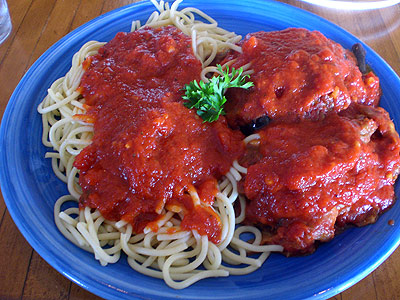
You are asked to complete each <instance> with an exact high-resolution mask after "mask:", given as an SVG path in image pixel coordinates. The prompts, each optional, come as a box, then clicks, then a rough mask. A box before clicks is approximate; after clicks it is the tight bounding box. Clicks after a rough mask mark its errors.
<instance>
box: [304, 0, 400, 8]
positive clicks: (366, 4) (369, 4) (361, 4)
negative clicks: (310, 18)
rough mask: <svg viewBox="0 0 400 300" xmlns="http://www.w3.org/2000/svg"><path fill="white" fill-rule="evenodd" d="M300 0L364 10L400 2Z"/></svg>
mask: <svg viewBox="0 0 400 300" xmlns="http://www.w3.org/2000/svg"><path fill="white" fill-rule="evenodd" d="M302 1H303V2H307V3H310V4H315V5H320V6H325V7H329V8H337V9H345V10H366V9H376V8H385V7H389V6H392V5H396V4H399V3H400V0H377V1H354V0H352V1H349V0H348V1H340V0H339V1H333V0H302Z"/></svg>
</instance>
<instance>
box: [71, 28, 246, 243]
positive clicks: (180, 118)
mask: <svg viewBox="0 0 400 300" xmlns="http://www.w3.org/2000/svg"><path fill="white" fill-rule="evenodd" d="M85 68H86V71H85V73H84V76H83V78H82V80H81V84H80V87H79V89H80V91H81V93H82V95H83V96H84V97H85V99H86V104H88V105H89V106H90V108H89V110H88V113H87V115H89V116H91V117H92V118H93V119H94V136H93V141H92V144H91V145H89V146H88V147H86V148H84V149H83V150H82V151H81V153H80V154H79V155H78V156H77V157H76V160H75V163H74V166H75V167H77V168H78V169H79V170H80V175H79V183H80V186H81V187H82V190H83V194H82V196H81V199H80V205H81V207H84V206H89V207H90V208H97V209H99V210H100V212H101V214H102V215H103V216H104V217H105V218H106V219H108V220H125V221H127V222H129V223H131V224H132V225H133V229H134V231H135V232H137V233H138V232H142V231H143V229H144V228H145V227H146V226H149V227H150V228H151V229H152V230H157V225H156V223H155V222H153V221H157V220H158V219H159V218H160V217H161V216H162V215H163V213H165V211H164V209H167V210H172V211H174V212H182V214H183V220H182V223H181V227H182V228H183V229H185V230H191V229H196V230H197V231H198V232H199V233H200V234H201V235H208V237H209V239H210V240H211V241H213V242H214V243H218V242H219V240H220V235H221V224H220V219H219V217H218V215H217V214H216V213H215V212H214V210H213V209H212V207H211V205H212V204H213V202H214V196H215V195H216V193H217V180H218V179H220V178H221V176H222V175H224V174H225V173H227V172H228V170H229V168H230V166H231V165H232V162H233V160H235V159H237V158H238V157H239V156H240V155H241V153H242V152H243V151H244V145H243V142H242V139H243V136H242V134H241V133H239V132H234V131H232V130H231V129H229V128H228V126H227V123H226V121H225V119H224V118H220V120H218V121H217V122H214V123H212V124H210V123H203V122H202V120H201V119H200V118H199V117H198V116H197V114H196V113H195V111H193V110H189V109H187V108H185V107H184V106H183V104H182V103H181V96H182V88H183V87H184V85H185V84H186V83H189V82H190V81H191V80H195V79H196V80H199V78H200V72H201V63H200V62H199V61H198V60H197V59H196V58H195V56H194V54H193V51H192V48H191V41H190V39H189V37H187V36H185V35H184V34H182V33H181V32H180V31H179V30H177V29H176V28H175V27H172V26H168V27H163V28H159V29H151V28H144V29H141V30H138V31H135V32H133V33H118V34H117V35H116V37H115V38H114V39H113V40H112V41H110V42H109V43H107V44H106V45H105V46H104V47H102V48H101V49H100V50H99V53H98V54H97V55H95V56H93V57H90V58H89V59H88V60H87V62H85ZM193 189H196V191H197V192H198V194H199V197H200V199H201V201H200V205H195V204H194V202H193V200H192V198H191V197H190V194H189V192H190V191H192V190H193Z"/></svg>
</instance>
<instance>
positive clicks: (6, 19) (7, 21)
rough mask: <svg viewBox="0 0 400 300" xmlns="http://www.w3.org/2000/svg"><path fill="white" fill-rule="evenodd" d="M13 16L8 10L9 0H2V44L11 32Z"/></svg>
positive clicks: (0, 34) (0, 25) (0, 7)
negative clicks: (11, 16)
mask: <svg viewBox="0 0 400 300" xmlns="http://www.w3.org/2000/svg"><path fill="white" fill-rule="evenodd" d="M11 27H12V26H11V18H10V13H9V11H8V6H7V1H6V0H0V44H1V43H2V42H3V41H4V40H5V39H6V38H7V37H8V35H9V34H10V32H11Z"/></svg>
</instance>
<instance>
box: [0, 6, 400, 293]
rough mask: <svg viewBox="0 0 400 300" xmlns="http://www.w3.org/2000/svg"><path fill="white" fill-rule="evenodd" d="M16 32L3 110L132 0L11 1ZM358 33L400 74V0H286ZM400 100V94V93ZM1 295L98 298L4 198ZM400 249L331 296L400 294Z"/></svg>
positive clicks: (2, 54)
mask: <svg viewBox="0 0 400 300" xmlns="http://www.w3.org/2000/svg"><path fill="white" fill-rule="evenodd" d="M8 2H9V8H10V12H11V17H12V23H13V31H12V33H11V35H10V37H9V38H8V39H7V40H6V41H5V42H4V43H3V44H2V45H1V46H0V82H1V88H0V101H1V105H0V113H1V115H2V114H3V112H4V109H5V107H6V105H7V102H8V99H9V98H10V96H11V94H12V92H13V90H14V88H15V87H16V85H17V84H18V82H19V80H20V79H21V77H22V76H23V74H24V73H25V72H26V71H27V69H28V68H29V67H30V66H31V65H32V63H33V62H34V61H35V60H36V59H37V58H38V57H39V56H40V55H41V54H42V53H43V52H44V51H45V50H46V49H47V48H49V47H50V46H51V45H52V44H54V43H55V42H56V41H57V40H59V39H60V38H61V37H63V36H64V35H66V34H67V33H68V32H70V31H71V30H73V29H75V28H77V27H78V26H80V25H82V24H84V23H85V22H87V21H89V20H91V19H93V18H95V17H97V16H98V15H100V14H103V13H105V12H108V11H110V10H112V9H115V8H117V7H120V6H123V5H127V4H129V3H132V2H136V1H128V0H9V1H8ZM283 2H286V3H289V4H292V5H295V6H298V7H301V8H303V9H306V10H309V11H311V12H313V13H316V14H318V15H320V16H322V17H324V18H326V19H328V20H330V21H332V22H334V23H336V24H338V25H340V26H342V27H344V28H346V29H347V30H348V31H350V32H352V33H353V34H355V35H356V36H357V37H359V38H360V39H361V40H363V41H364V42H366V43H367V44H368V45H370V46H371V47H372V48H373V49H374V50H376V52H378V53H379V54H380V55H381V56H382V57H383V58H384V59H385V60H386V61H387V62H388V63H389V65H391V66H392V68H393V69H394V70H395V71H396V72H397V74H400V5H397V6H394V7H391V8H386V9H380V10H372V11H352V12H346V11H343V10H335V9H326V8H321V7H318V6H312V5H308V4H303V3H301V2H300V1H295V0H287V1H283ZM399 97H400V96H399ZM399 99H400V98H399ZM0 216H1V219H0V270H1V272H0V299H36V300H39V299H71V300H72V299H99V298H98V297H97V296H95V295H92V294H90V293H89V292H87V291H86V290H84V289H82V288H81V287H79V286H77V285H76V284H74V283H71V282H70V281H69V280H68V279H66V278H65V277H63V276H62V275H61V274H59V273H58V272H57V271H55V270H54V269H53V268H52V267H50V266H49V265H48V264H47V263H46V262H45V261H44V260H43V259H42V258H41V257H40V256H39V255H38V254H37V253H36V252H35V251H33V250H32V248H31V247H30V245H29V244H28V243H27V242H26V241H25V239H24V238H23V237H22V235H21V234H20V232H19V231H18V229H17V227H16V226H15V224H14V223H13V221H12V219H11V217H10V215H9V213H8V211H7V208H6V206H5V204H4V202H3V200H0ZM399 278H400V249H398V250H397V251H395V252H394V253H393V254H392V256H391V257H390V258H389V259H388V260H386V261H385V262H384V263H383V264H382V265H381V266H380V267H379V268H378V269H377V270H375V271H374V272H373V273H372V274H370V275H369V276H368V277H367V278H365V279H364V280H362V281H361V282H359V283H357V284H356V285H355V286H353V287H351V288H349V289H348V290H346V291H344V292H343V293H341V294H339V295H337V296H336V297H334V298H332V299H342V300H347V299H348V300H353V299H363V300H376V299H382V300H383V299H385V300H388V299H393V300H394V299H400V280H399Z"/></svg>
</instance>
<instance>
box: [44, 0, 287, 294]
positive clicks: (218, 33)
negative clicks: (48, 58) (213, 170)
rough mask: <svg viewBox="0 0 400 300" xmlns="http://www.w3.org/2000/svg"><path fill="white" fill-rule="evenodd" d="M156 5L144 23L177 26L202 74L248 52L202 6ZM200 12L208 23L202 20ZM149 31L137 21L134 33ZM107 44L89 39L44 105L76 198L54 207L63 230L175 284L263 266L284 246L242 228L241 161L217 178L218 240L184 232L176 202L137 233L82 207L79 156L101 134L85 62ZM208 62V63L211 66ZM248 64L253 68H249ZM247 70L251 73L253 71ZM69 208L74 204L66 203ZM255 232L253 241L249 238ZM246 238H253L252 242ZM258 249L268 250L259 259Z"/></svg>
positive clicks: (106, 255) (105, 255)
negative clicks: (87, 91) (86, 92)
mask: <svg viewBox="0 0 400 300" xmlns="http://www.w3.org/2000/svg"><path fill="white" fill-rule="evenodd" d="M152 2H153V4H154V5H155V6H156V8H157V10H158V11H157V12H154V13H153V14H152V15H151V16H150V18H149V19H148V21H147V22H146V24H145V25H144V26H146V27H151V28H159V27H164V26H168V25H173V26H175V27H176V28H178V29H179V30H180V31H182V32H183V33H184V34H186V35H188V36H189V37H190V38H191V42H192V44H191V46H192V49H193V52H194V54H195V56H196V57H197V58H198V59H199V60H200V62H201V65H202V70H203V71H202V74H201V77H202V78H203V80H207V77H206V74H207V73H208V72H210V71H213V70H214V69H213V67H212V66H210V67H209V65H210V64H211V62H212V61H214V59H215V58H216V56H217V55H219V54H221V53H225V52H226V51H228V50H229V49H232V50H234V51H241V48H240V47H238V46H237V45H236V43H237V42H238V41H239V40H240V39H241V37H240V36H238V35H236V34H234V33H231V32H228V31H226V30H224V29H222V28H220V27H218V24H217V22H216V21H215V20H214V19H212V18H211V17H209V16H207V15H206V14H204V13H203V12H201V11H199V10H197V9H195V8H184V9H182V10H180V11H178V9H177V8H178V5H179V3H180V2H182V1H175V2H174V3H173V4H172V5H171V7H169V4H168V3H164V2H163V1H161V2H160V3H156V2H155V1H152ZM196 15H197V16H200V17H202V18H203V19H205V20H206V21H207V22H208V23H203V22H200V21H197V20H196V19H195V16H196ZM140 28H143V27H142V26H141V24H140V22H139V21H135V22H133V25H132V31H136V30H138V29H140ZM104 44H105V43H100V42H93V41H92V42H88V43H87V44H85V45H84V46H83V47H82V48H81V50H80V51H79V52H78V53H76V54H75V55H74V57H73V60H72V67H71V69H70V71H69V72H68V73H67V74H66V76H65V77H63V78H60V79H58V80H56V81H55V82H54V83H53V84H52V86H51V87H50V89H49V90H48V95H47V97H46V98H45V99H44V100H43V102H42V103H41V104H40V105H39V107H38V111H39V113H41V114H42V119H43V138H42V139H43V143H44V145H46V146H47V147H52V148H53V150H54V152H48V153H47V154H46V157H48V158H51V159H52V167H53V170H54V172H55V174H56V175H57V176H58V177H59V178H60V179H61V180H62V181H64V182H66V183H67V185H68V190H69V192H70V195H67V196H63V197H61V198H59V199H58V200H57V202H56V204H55V206H54V217H55V223H56V225H57V227H58V228H59V230H60V231H61V232H62V234H63V235H64V236H65V237H66V238H67V239H68V240H70V241H71V242H73V243H74V244H75V245H77V246H78V247H81V248H82V249H84V250H86V251H90V252H93V253H94V255H95V258H96V259H97V260H99V262H100V263H101V264H102V265H107V264H108V263H116V262H117V261H118V260H119V259H120V256H121V252H124V253H125V254H126V255H127V256H128V263H129V265H130V266H131V267H132V268H133V269H135V270H136V271H138V272H140V273H143V274H146V275H148V276H153V277H156V278H162V279H164V281H165V282H166V283H167V284H168V285H169V286H170V287H172V288H175V289H182V288H185V287H187V286H189V285H191V284H193V283H195V282H196V281H198V280H200V279H203V278H207V277H219V276H228V275H229V274H234V275H239V274H247V273H249V272H252V271H254V270H256V269H257V268H259V267H260V266H261V265H262V263H263V262H264V261H265V259H266V258H267V257H268V255H269V253H270V252H271V251H282V250H283V249H282V247H281V246H273V245H272V246H265V245H264V246H260V243H261V232H260V231H259V230H258V229H257V228H255V227H252V226H240V227H238V228H237V229H236V225H237V224H239V223H241V222H242V221H243V220H244V211H245V201H244V199H243V198H242V197H241V196H239V194H238V187H237V182H238V181H240V179H241V173H245V172H246V169H245V168H243V167H241V166H240V165H239V164H238V163H237V162H234V163H233V166H232V167H231V168H230V170H229V172H228V173H226V174H225V176H224V177H223V179H222V180H221V181H220V182H219V183H218V192H217V193H216V196H215V201H214V203H213V204H212V209H213V211H214V212H215V213H216V214H217V215H218V218H219V219H220V222H221V234H220V237H219V242H218V243H213V242H211V241H210V240H209V237H207V235H200V234H199V233H198V231H197V230H183V229H182V227H181V224H182V221H183V219H184V217H185V216H184V214H183V212H182V211H180V210H179V209H177V208H176V207H174V206H170V207H162V208H161V210H160V211H159V215H160V216H161V217H160V218H157V219H156V220H155V221H153V222H151V223H150V224H148V225H147V226H146V227H145V228H144V230H143V233H135V231H134V230H133V227H132V224H130V223H129V222H126V221H124V220H120V221H110V220H107V219H105V218H104V216H102V214H101V213H100V211H99V210H98V209H96V210H94V209H91V208H90V207H89V206H86V207H84V208H83V209H79V208H78V207H77V206H76V205H75V206H74V205H73V204H72V207H71V204H70V202H71V203H78V202H79V200H78V199H80V197H81V196H82V189H81V187H80V185H79V179H78V178H79V170H78V169H77V168H76V167H74V162H75V158H76V156H77V155H78V154H79V153H80V152H81V151H82V150H83V149H84V148H86V147H87V146H89V145H91V143H92V141H93V136H94V127H93V120H92V119H91V116H90V114H87V111H88V109H89V106H88V105H87V103H86V101H85V98H83V97H82V94H81V93H80V92H79V89H78V87H79V86H80V83H81V78H82V76H83V74H84V73H85V71H84V67H83V65H84V61H85V60H86V59H87V58H88V57H89V56H93V55H95V54H96V53H97V52H98V50H99V49H100V48H101V47H102V46H103V45H104ZM207 67H208V68H207ZM246 69H247V70H248V69H249V66H247V68H246ZM248 72H251V71H250V70H249V71H248ZM188 192H189V194H190V198H191V199H192V201H193V204H194V206H196V205H199V203H200V202H201V201H202V200H200V197H199V195H198V193H197V191H196V189H192V188H189V190H188ZM237 199H239V202H240V206H241V213H240V215H239V216H235V212H234V209H233V203H234V202H235V201H237ZM65 207H68V208H65ZM247 235H250V236H252V238H249V237H247V238H245V239H243V236H247ZM246 240H247V241H246ZM254 253H261V254H260V255H258V257H257V255H256V256H254Z"/></svg>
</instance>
